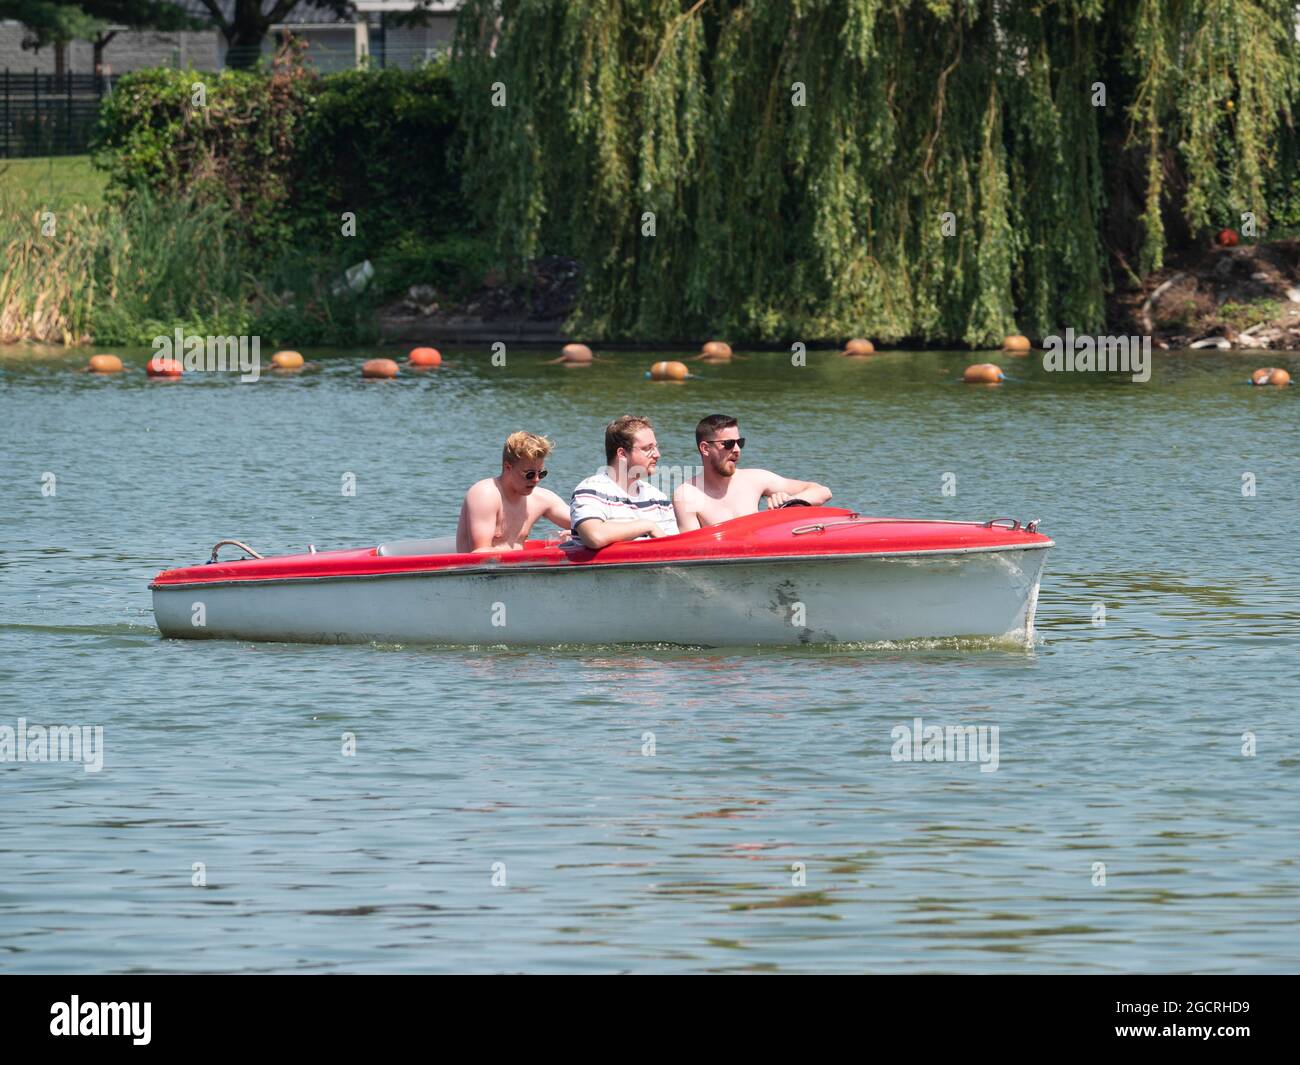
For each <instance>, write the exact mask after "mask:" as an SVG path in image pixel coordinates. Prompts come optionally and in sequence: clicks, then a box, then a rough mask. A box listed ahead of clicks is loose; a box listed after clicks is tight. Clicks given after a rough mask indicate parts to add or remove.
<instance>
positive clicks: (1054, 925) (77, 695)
mask: <svg viewBox="0 0 1300 1065" xmlns="http://www.w3.org/2000/svg"><path fill="white" fill-rule="evenodd" d="M86 354H87V353H86V352H78V353H73V354H69V355H64V354H59V355H57V356H50V357H46V358H43V359H35V358H33V357H32V355H31V352H30V349H27V350H19V349H11V350H9V351H7V352H4V353H0V445H2V446H3V454H4V457H5V462H4V477H5V486H4V488H5V498H4V506H3V509H2V510H0V528H2V530H3V544H4V552H3V556H2V557H0V726H4V725H8V726H10V727H12V728H15V729H16V728H17V726H18V719H19V718H23V719H25V720H26V721H27V722H28V723H29V724H44V725H53V724H69V725H89V726H102V728H103V744H104V748H103V768H102V770H100V771H99V772H86V771H85V769H84V768H83V767H82V766H81V765H78V764H71V763H66V762H64V763H38V762H37V763H34V762H23V763H20V762H7V763H0V971H3V972H76V971H90V972H103V971H111V972H118V971H132V972H161V971H185V972H199V971H202V972H211V971H220V972H266V971H295V972H297V971H301V972H327V971H364V972H379V971H403V972H412V971H459V970H470V971H512V970H527V971H544V972H559V971H566V972H574V971H582V972H597V971H608V970H616V971H736V970H751V971H780V972H810V971H833V972H848V971H872V972H922V971H949V972H951V971H956V972H1012V971H1015V972H1021V971H1045V970H1064V971H1071V972H1088V973H1103V972H1125V971H1175V972H1193V971H1200V972H1267V971H1279V970H1294V969H1295V966H1296V959H1297V957H1298V956H1300V905H1297V901H1298V899H1297V895H1298V894H1300V892H1298V888H1300V865H1298V864H1297V858H1298V852H1300V842H1298V841H1300V833H1298V832H1297V816H1298V814H1300V684H1298V683H1297V679H1296V673H1297V669H1296V644H1297V637H1298V636H1300V576H1298V575H1297V573H1298V568H1297V557H1296V555H1297V552H1296V533H1297V517H1298V516H1300V447H1297V421H1298V419H1297V411H1298V410H1300V408H1297V405H1296V404H1297V400H1298V399H1300V392H1298V391H1297V390H1296V389H1294V388H1292V389H1289V390H1274V389H1252V388H1250V387H1248V386H1247V385H1246V384H1245V381H1246V378H1247V377H1248V374H1249V371H1250V370H1251V369H1252V368H1253V367H1255V366H1256V365H1262V364H1264V362H1263V361H1262V360H1264V361H1272V362H1276V361H1277V360H1278V359H1281V360H1282V365H1285V366H1288V367H1289V368H1290V369H1291V371H1292V373H1293V374H1295V373H1296V371H1297V369H1298V366H1297V362H1296V358H1295V357H1294V356H1278V355H1275V356H1273V358H1272V360H1265V359H1264V356H1258V355H1257V356H1242V355H1229V354H1220V353H1215V354H1212V355H1206V354H1203V353H1194V354H1187V355H1166V356H1164V357H1163V360H1162V361H1160V362H1159V363H1157V364H1156V366H1155V368H1154V372H1153V375H1152V379H1151V381H1150V382H1149V383H1147V384H1134V383H1132V382H1130V381H1129V380H1127V379H1126V378H1123V377H1105V376H1100V375H1087V374H1048V373H1046V372H1044V371H1043V369H1042V368H1041V366H1039V365H1037V364H1036V361H1035V360H1016V359H1013V358H1009V357H1005V356H998V357H997V359H998V361H1000V362H1001V363H1002V364H1003V365H1004V367H1005V368H1006V369H1007V371H1008V373H1009V374H1010V375H1012V377H1013V380H1011V381H1009V382H1008V383H1006V384H1005V385H1003V386H1001V387H998V388H991V389H990V388H983V387H969V386H963V385H961V384H960V383H958V377H959V375H960V370H961V367H962V366H963V365H964V364H965V363H967V362H970V361H973V359H972V357H971V356H970V354H969V353H967V354H960V353H957V354H941V353H926V354H910V355H904V354H898V355H883V356H880V357H877V358H875V359H872V360H869V361H864V362H857V361H852V360H846V359H840V358H838V357H836V356H835V355H833V354H829V353H826V354H813V355H810V356H809V364H808V365H807V366H805V367H795V366H792V365H791V364H790V358H789V356H788V355H783V354H780V353H768V354H755V355H753V356H752V357H750V358H748V359H746V360H744V361H738V362H736V363H734V364H732V365H729V366H722V367H717V366H713V367H698V366H697V372H698V373H699V374H700V378H699V379H698V380H693V381H689V382H687V383H685V384H679V385H667V384H657V383H652V382H650V381H648V380H646V379H645V378H644V372H645V369H646V368H647V367H648V366H649V365H650V363H651V362H653V361H655V360H656V359H658V358H663V357H667V353H647V354H627V353H624V354H618V355H613V356H611V357H610V359H609V361H607V362H602V363H600V364H597V365H596V366H594V367H592V368H589V369H583V370H567V369H565V368H562V367H559V366H549V365H543V364H542V361H541V360H542V357H543V356H542V355H541V354H540V353H536V352H533V353H527V352H523V351H518V350H514V349H511V350H510V351H509V354H508V361H507V366H505V367H493V366H491V365H490V364H489V362H488V360H487V357H486V356H485V355H484V354H482V353H478V354H475V355H470V354H469V353H465V352H457V351H455V350H452V351H447V352H444V354H445V355H446V356H447V365H445V366H444V367H443V368H442V369H440V370H438V371H436V372H433V373H429V374H426V375H424V376H413V375H410V374H406V375H404V376H403V378H402V379H400V380H398V381H395V382H364V381H362V380H360V379H359V377H358V375H357V373H358V366H359V362H360V360H361V358H363V357H366V356H369V355H370V354H373V353H372V352H365V353H360V352H358V353H351V354H347V353H333V354H332V355H330V356H329V357H323V356H316V358H318V361H319V362H320V367H319V368H318V369H316V370H315V371H312V372H307V373H303V374H300V375H298V376H295V377H271V376H266V377H264V378H263V379H262V380H260V381H258V382H257V383H250V384H243V383H239V381H238V380H237V378H235V377H233V376H216V375H201V374H193V375H189V376H187V378H186V379H185V380H183V381H181V382H178V383H156V382H148V381H146V380H145V378H144V375H143V374H142V373H140V372H139V367H140V366H142V365H143V362H144V355H143V354H142V353H138V354H137V355H135V356H134V358H133V361H134V363H135V366H136V370H135V372H133V373H131V374H129V375H126V376H124V377H118V378H97V377H92V376H90V375H87V374H82V373H78V372H75V370H76V369H77V368H78V367H79V366H80V365H82V364H83V363H84V361H85V357H86ZM715 411H722V412H727V413H733V414H735V415H736V416H738V417H739V418H740V420H741V430H742V432H743V433H744V435H745V436H746V437H747V438H748V441H749V446H748V448H747V449H746V451H745V454H744V461H745V462H746V463H748V464H750V465H758V466H765V467H769V468H774V469H777V470H779V471H781V472H783V473H786V474H788V475H791V476H797V477H806V478H811V479H815V480H819V481H822V482H824V483H827V484H829V485H830V486H831V487H832V488H833V489H834V493H835V498H834V502H835V503H836V504H840V505H844V506H849V507H853V508H857V509H861V510H863V511H864V512H875V513H892V514H907V515H913V516H931V517H953V518H980V519H983V518H988V517H994V516H1002V515H1009V516H1014V517H1018V518H1021V519H1029V518H1042V519H1043V531H1044V532H1046V533H1048V534H1049V535H1051V536H1052V537H1053V538H1054V539H1055V540H1056V542H1057V546H1056V548H1055V549H1054V550H1053V551H1052V552H1051V554H1050V556H1049V558H1048V562H1047V568H1046V572H1045V575H1044V580H1043V586H1042V595H1041V599H1040V607H1039V618H1038V621H1039V633H1038V639H1037V642H1036V644H1035V645H1034V646H1033V647H1032V648H1030V649H1014V648H1010V647H1006V646H977V645H957V646H949V645H924V644H918V645H914V646H885V647H872V648H844V649H821V650H812V649H800V650H779V651H778V650H764V651H734V650H727V651H717V650H710V649H705V648H674V647H638V648H621V647H595V648H578V647H567V648H552V649H537V650H527V649H512V650H505V649H493V648H470V649H465V648H459V649H456V648H423V647H396V646H345V647H321V646H298V645H274V644H256V645H254V644H247V643H237V642H228V643H223V642H206V641H193V642H191V641H172V640H162V639H160V638H159V635H158V632H157V630H156V628H155V627H154V625H153V618H152V613H151V608H150V597H149V592H148V589H147V585H148V583H149V581H150V579H151V578H152V577H153V576H154V574H155V573H156V572H157V571H158V570H160V569H163V568H167V567H170V566H173V565H181V564H191V563H194V562H198V561H201V560H204V559H206V557H207V554H208V551H209V549H210V548H211V545H212V544H213V543H214V542H215V541H216V540H217V539H219V538H222V537H227V536H235V537H238V538H240V539H243V540H245V541H247V542H248V543H250V544H252V545H253V546H254V547H256V548H257V549H258V550H260V551H263V552H264V553H284V552H291V551H300V550H302V549H304V548H305V546H306V545H307V544H308V543H309V542H310V543H314V544H316V545H317V546H318V547H321V548H325V547H342V546H357V545H367V544H374V543H376V542H378V541H380V540H384V539H393V538H402V537H414V536H430V535H437V534H440V533H443V532H446V531H450V530H451V529H452V527H453V525H454V521H455V518H456V514H457V510H458V507H459V503H460V497H461V494H462V493H463V491H464V489H465V487H466V486H467V485H468V484H469V483H470V482H471V481H472V480H474V479H476V478H478V477H482V476H487V475H490V474H492V473H494V472H496V470H497V467H498V463H499V454H500V446H501V441H502V439H503V438H504V436H505V435H506V434H507V433H508V432H510V431H512V430H514V429H516V428H529V429H532V430H535V431H538V432H543V433H546V434H547V435H549V436H551V437H552V438H553V439H554V440H555V441H556V442H557V444H558V451H557V453H556V455H555V456H554V457H553V459H552V461H551V463H550V468H551V470H552V473H551V476H550V478H549V479H548V481H547V486H548V487H554V488H556V489H557V490H559V491H560V492H561V493H562V494H565V495H567V493H568V490H569V489H570V488H571V487H572V486H573V484H574V483H576V482H577V481H578V480H579V479H581V478H582V477H585V476H587V475H588V474H590V473H592V472H594V470H595V469H596V468H597V467H598V466H599V465H601V463H602V460H603V456H602V445H601V439H602V438H601V433H602V429H603V426H604V424H605V422H606V421H608V420H609V419H610V418H612V417H614V416H616V415H619V414H623V413H630V412H635V413H644V414H648V415H649V416H651V417H652V418H653V419H654V420H655V422H656V425H657V429H658V437H659V441H660V443H661V446H662V448H663V452H664V455H663V459H662V462H663V463H665V464H668V465H674V464H687V463H690V462H692V458H691V445H692V442H693V438H692V430H693V427H694V424H695V422H696V421H697V420H698V419H699V418H700V417H701V416H703V415H705V414H709V413H713V412H715ZM348 473H351V474H353V475H355V482H356V494H355V496H347V495H344V494H343V491H342V485H343V478H344V476H345V474H348ZM47 474H53V475H54V480H53V481H51V480H50V478H49V477H47V476H46V475H47ZM946 474H952V475H954V476H955V481H954V480H953V479H952V478H949V479H947V481H945V475H946ZM1245 475H1251V477H1246V476H1245ZM1252 480H1253V490H1254V494H1253V495H1250V494H1249V490H1250V488H1251V482H1252ZM945 483H947V484H949V485H953V486H955V491H956V494H955V495H945V494H943V488H944V485H945ZM51 484H52V485H53V487H54V492H53V494H48V492H49V486H50V485H51ZM43 486H44V487H45V491H44V492H43ZM1243 488H1244V489H1245V491H1243ZM1102 610H1104V618H1103V617H1102V614H1101V611H1102ZM1101 621H1104V624H1098V622H1101ZM917 717H919V718H922V719H923V722H924V723H925V724H926V725H931V724H934V725H941V726H944V725H966V724H969V725H985V726H997V727H998V729H999V759H998V765H997V769H996V771H995V772H981V771H980V766H979V765H978V764H975V763H970V762H967V763H936V762H922V763H906V762H897V761H895V760H893V758H892V757H891V747H892V746H893V744H892V740H891V730H893V729H894V728H895V727H896V726H899V725H910V724H911V723H912V722H913V720H914V719H915V718H917ZM344 733H352V734H353V735H354V736H355V738H356V739H355V742H356V753H355V755H352V756H347V755H344V754H343V746H342V745H343V734H344ZM646 733H653V744H654V747H653V754H647V753H643V750H645V749H647V747H648V741H647V739H646ZM1247 734H1249V735H1247ZM1252 743H1253V744H1254V753H1253V754H1251V753H1243V750H1246V751H1247V752H1249V748H1250V745H1251V744H1252ZM1099 863H1101V864H1099ZM1103 865H1104V870H1103V868H1102V866H1103ZM1103 873H1104V883H1103ZM196 880H198V881H205V884H202V885H200V886H195V881H196ZM494 881H495V883H494Z"/></svg>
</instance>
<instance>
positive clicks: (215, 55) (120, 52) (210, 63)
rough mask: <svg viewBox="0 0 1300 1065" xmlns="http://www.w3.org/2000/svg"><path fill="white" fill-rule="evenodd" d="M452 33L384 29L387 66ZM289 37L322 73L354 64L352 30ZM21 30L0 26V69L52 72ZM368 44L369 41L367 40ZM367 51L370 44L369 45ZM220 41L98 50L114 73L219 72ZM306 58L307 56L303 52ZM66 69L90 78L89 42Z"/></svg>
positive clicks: (213, 34)
mask: <svg viewBox="0 0 1300 1065" xmlns="http://www.w3.org/2000/svg"><path fill="white" fill-rule="evenodd" d="M455 28H456V17H455V15H453V14H448V15H435V16H434V17H433V19H432V21H431V24H430V25H428V26H419V27H414V28H410V29H398V28H395V27H392V28H389V29H388V30H387V32H386V35H385V36H386V41H387V57H388V58H387V65H388V66H400V67H409V66H414V65H416V64H418V63H422V62H424V59H425V56H426V55H427V54H428V52H429V50H430V49H436V50H442V51H445V50H446V49H447V48H448V47H449V46H450V44H451V38H452V35H453V33H454V32H455ZM295 32H297V33H299V34H301V35H302V36H304V37H306V38H307V40H308V42H309V43H310V44H312V45H313V46H314V47H315V50H316V55H314V56H313V57H312V58H313V60H314V61H315V62H316V65H317V67H318V69H320V70H322V71H332V70H342V69H347V68H350V67H352V66H353V65H354V63H353V60H352V56H353V54H354V29H353V27H352V26H350V25H349V26H338V27H335V26H320V25H315V26H301V27H295ZM22 39H23V28H22V26H20V25H19V24H18V23H17V22H0V70H4V69H5V68H6V67H8V68H9V69H10V70H13V71H15V72H21V73H24V74H30V73H31V72H32V71H33V70H36V71H38V72H40V73H41V74H53V73H54V49H53V48H42V49H41V50H40V51H39V52H25V51H23V50H22V47H21V42H22ZM372 41H373V38H372ZM274 49H275V44H274V40H273V38H272V37H268V38H267V39H266V40H264V41H263V42H262V52H263V54H264V55H270V54H272V53H273V52H274ZM372 50H373V44H372ZM225 51H226V49H225V41H224V40H223V39H222V37H221V34H220V33H218V32H217V31H216V30H201V31H195V32H185V33H154V32H152V31H144V32H139V33H137V32H129V31H126V30H123V31H121V32H120V33H118V35H117V36H116V37H114V38H113V40H112V41H111V42H109V45H108V47H107V48H105V49H104V62H105V63H106V64H107V65H108V66H109V67H110V68H111V70H112V72H113V73H114V74H122V73H125V72H126V71H128V70H139V69H141V68H143V67H158V66H181V67H186V66H193V67H194V68H195V69H197V70H219V69H220V68H221V67H222V65H223V64H224V59H225ZM309 54H310V52H309ZM67 68H68V70H69V71H71V72H72V73H73V74H93V73H94V72H95V67H94V49H93V48H92V47H91V44H90V42H89V41H73V42H72V43H71V44H69V45H68V67H67Z"/></svg>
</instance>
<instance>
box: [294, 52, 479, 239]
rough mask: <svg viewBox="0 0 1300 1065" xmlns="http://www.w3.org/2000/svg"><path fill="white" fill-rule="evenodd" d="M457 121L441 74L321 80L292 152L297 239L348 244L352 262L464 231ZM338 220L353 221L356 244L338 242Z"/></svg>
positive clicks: (366, 74) (442, 70)
mask: <svg viewBox="0 0 1300 1065" xmlns="http://www.w3.org/2000/svg"><path fill="white" fill-rule="evenodd" d="M457 119H458V110H457V107H456V104H455V100H454V98H453V94H452V85H451V81H450V78H449V77H448V74H447V71H446V66H445V64H429V65H427V66H425V67H422V68H419V69H417V70H409V71H408V70H398V69H388V70H378V71H368V70H350V71H345V72H343V73H339V74H332V75H330V76H328V77H326V78H324V79H322V81H321V82H320V84H319V86H317V87H316V91H315V93H314V96H313V106H312V110H311V113H310V120H309V121H308V122H306V123H305V124H304V126H303V128H302V136H301V137H300V139H299V141H298V143H297V144H296V146H295V147H296V165H295V167H294V172H293V174H292V175H291V180H292V183H293V189H294V195H293V197H292V206H291V218H292V225H293V228H294V231H295V234H296V235H297V236H298V237H299V239H305V240H307V241H309V242H311V243H315V244H319V243H322V242H325V241H329V242H333V240H334V238H339V239H346V240H347V241H348V243H349V244H350V246H351V247H352V249H353V259H354V260H356V259H361V258H364V257H366V256H371V255H374V254H376V253H378V252H379V250H380V249H382V248H384V247H385V246H386V245H389V244H391V243H394V242H396V241H400V240H402V239H404V238H409V237H410V236H411V235H412V234H414V233H418V234H422V235H427V236H429V237H435V238H436V237H442V236H445V235H446V234H448V233H452V232H455V231H458V230H460V229H463V227H464V219H465V210H464V206H463V203H462V200H461V196H460V181H459V178H458V175H457V165H456V159H455V155H456V146H455V135H456V126H457ZM344 211H350V212H353V213H354V214H355V215H356V218H357V226H356V236H355V237H352V238H342V237H341V236H340V234H341V228H342V222H341V214H342V213H343V212H344Z"/></svg>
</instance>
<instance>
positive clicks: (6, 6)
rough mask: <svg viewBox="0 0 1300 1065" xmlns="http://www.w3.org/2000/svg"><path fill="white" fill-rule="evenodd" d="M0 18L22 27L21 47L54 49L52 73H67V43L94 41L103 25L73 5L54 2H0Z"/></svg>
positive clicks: (15, 0) (20, 0)
mask: <svg viewBox="0 0 1300 1065" xmlns="http://www.w3.org/2000/svg"><path fill="white" fill-rule="evenodd" d="M0 18H3V19H14V20H16V21H18V22H21V23H22V25H23V30H24V33H23V40H22V47H23V48H24V49H28V50H31V51H40V49H42V48H45V47H47V46H48V45H53V46H54V73H55V74H63V73H64V72H65V71H66V70H67V56H68V44H69V43H70V42H71V41H78V40H84V41H90V40H94V38H95V35H96V34H98V33H100V32H101V31H102V30H103V29H104V23H103V22H102V21H101V20H99V19H97V18H95V17H94V16H92V15H89V14H87V13H86V12H85V11H84V10H83V9H82V8H80V7H78V6H76V5H74V4H66V3H59V2H57V0H0Z"/></svg>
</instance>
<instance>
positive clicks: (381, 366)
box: [361, 359, 397, 377]
mask: <svg viewBox="0 0 1300 1065" xmlns="http://www.w3.org/2000/svg"><path fill="white" fill-rule="evenodd" d="M361 376H362V377H396V376H397V363H395V362H393V360H392V359H368V360H367V361H366V362H364V363H362V366H361Z"/></svg>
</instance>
